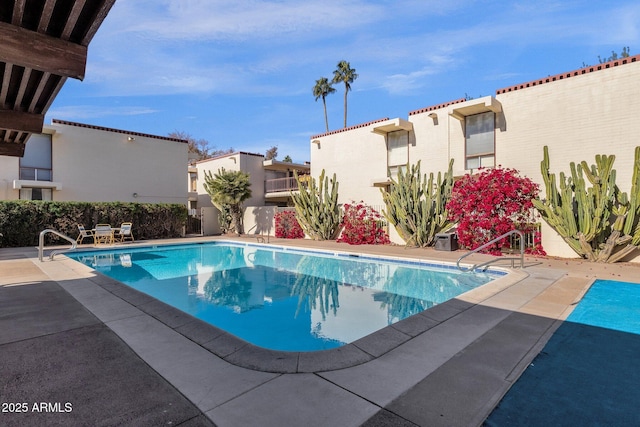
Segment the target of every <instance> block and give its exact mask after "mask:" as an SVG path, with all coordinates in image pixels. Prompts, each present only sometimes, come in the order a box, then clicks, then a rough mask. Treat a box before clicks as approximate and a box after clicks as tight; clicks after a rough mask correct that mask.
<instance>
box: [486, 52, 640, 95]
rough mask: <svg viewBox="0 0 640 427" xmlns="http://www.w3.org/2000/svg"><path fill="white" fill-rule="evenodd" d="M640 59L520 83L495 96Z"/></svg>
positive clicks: (606, 63) (624, 60)
mask: <svg viewBox="0 0 640 427" xmlns="http://www.w3.org/2000/svg"><path fill="white" fill-rule="evenodd" d="M639 59H640V55H635V56H629V57H627V58H619V59H616V60H613V61H609V62H604V63H602V64H598V65H590V66H588V67H583V68H579V69H577V70H574V71H570V72H568V73H562V74H556V75H555V76H549V77H545V78H543V79H538V80H532V81H530V82H526V83H521V84H518V85H515V86H509V87H506V88H503V89H498V90H496V94H497V95H500V94H501V93H507V92H513V91H515V90H520V89H526V88H528V87H532V86H538V85H541V84H545V83H551V82H555V81H557V80H563V79H568V78H570V77H575V76H581V75H583V74H588V73H593V72H595V71H600V70H605V69H607V68H611V67H617V66H620V65H625V64H630V63H633V62H636V61H638V60H639Z"/></svg>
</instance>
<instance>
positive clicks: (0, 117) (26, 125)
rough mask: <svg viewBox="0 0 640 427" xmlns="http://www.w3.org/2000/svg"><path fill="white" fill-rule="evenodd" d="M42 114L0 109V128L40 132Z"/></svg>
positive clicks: (42, 123) (42, 121)
mask: <svg viewBox="0 0 640 427" xmlns="http://www.w3.org/2000/svg"><path fill="white" fill-rule="evenodd" d="M43 125H44V114H34V113H26V112H23V111H15V110H0V129H11V130H16V131H23V132H29V133H41V132H42V127H43Z"/></svg>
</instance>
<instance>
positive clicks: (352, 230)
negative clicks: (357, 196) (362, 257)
mask: <svg viewBox="0 0 640 427" xmlns="http://www.w3.org/2000/svg"><path fill="white" fill-rule="evenodd" d="M341 226H342V227H343V228H342V234H341V235H340V238H339V239H338V242H345V243H348V244H350V245H379V244H388V243H390V242H389V236H388V235H387V232H386V231H385V230H384V222H383V220H382V217H381V216H380V214H379V213H378V212H377V211H376V210H375V209H373V208H372V207H371V206H367V205H365V204H364V203H363V202H360V203H358V204H353V203H351V204H348V203H345V204H344V215H343V217H342V223H341Z"/></svg>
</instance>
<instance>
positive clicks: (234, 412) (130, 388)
mask: <svg viewBox="0 0 640 427" xmlns="http://www.w3.org/2000/svg"><path fill="white" fill-rule="evenodd" d="M196 240H201V239H196ZM240 240H241V241H243V242H247V241H255V240H253V239H252V240H248V239H246V238H244V239H240ZM186 241H187V240H186V239H181V240H179V242H186ZM270 242H271V243H272V244H273V243H277V244H288V245H293V246H295V245H299V246H305V247H315V248H318V249H326V250H336V251H351V252H356V253H374V254H380V255H387V256H401V257H408V258H428V259H440V260H443V261H452V260H455V259H456V258H457V257H458V256H460V254H461V253H460V252H458V253H451V252H437V251H433V250H431V249H406V248H403V247H393V246H367V247H353V246H347V245H344V244H336V243H335V242H312V241H280V240H278V239H270ZM484 259H487V258H486V256H482V255H478V256H474V257H473V258H472V259H471V260H472V261H473V262H476V261H481V260H484ZM526 264H527V267H526V268H525V269H524V272H515V273H513V274H511V275H509V276H507V277H506V278H501V279H499V280H498V281H496V282H494V283H492V284H490V285H488V286H484V287H482V288H480V289H476V290H474V291H471V292H469V293H467V294H465V295H463V296H461V297H459V298H457V299H454V300H452V301H449V302H447V303H444V304H441V305H438V306H436V307H433V308H432V309H429V310H427V311H425V312H423V313H421V314H419V315H415V316H412V317H411V318H409V319H405V321H402V322H399V323H397V324H394V325H392V326H389V327H387V328H385V329H383V330H382V331H379V332H377V333H375V334H372V335H371V336H369V337H365V338H363V339H362V340H359V341H357V342H356V343H353V345H351V346H346V347H345V348H344V349H343V350H339V349H338V350H331V351H327V352H316V353H304V354H303V353H301V354H296V355H295V356H292V355H291V354H288V353H283V352H280V354H274V352H269V351H264V350H261V349H257V348H255V347H253V346H250V345H247V344H246V343H242V342H239V341H238V340H234V339H233V338H232V337H229V336H228V335H226V334H224V333H221V332H220V331H219V330H216V329H215V328H212V327H210V326H207V325H205V324H203V323H202V322H200V321H199V320H197V319H194V318H192V317H191V316H188V315H185V314H183V313H181V312H176V311H175V310H172V309H170V308H169V307H167V306H165V305H164V304H162V303H159V302H158V301H156V300H154V299H152V298H150V297H148V296H146V295H144V294H140V293H137V292H135V291H132V290H131V289H130V288H127V287H123V286H122V285H120V284H118V283H116V282H114V281H113V280H111V279H108V278H105V277H104V276H102V275H99V274H95V272H93V271H92V270H90V269H88V268H87V267H85V266H83V265H80V264H79V263H76V262H74V261H71V260H67V259H65V257H63V256H56V258H55V260H54V261H50V260H49V259H48V258H47V259H45V261H44V262H39V261H38V259H37V251H36V250H35V249H33V248H19V249H0V357H1V358H2V361H3V362H2V364H1V365H0V378H2V379H3V384H2V386H1V388H0V403H2V405H3V407H2V409H3V411H2V412H0V424H1V425H21V426H22V425H45V424H46V425H136V426H141V425H161V424H167V425H193V426H196V425H212V424H215V425H218V426H252V425H255V426H282V425H287V426H298V425H303V426H305V427H311V426H327V425H335V426H361V425H365V426H393V425H397V426H404V425H406V426H412V425H420V426H423V425H429V426H438V425H446V426H451V425H456V426H458V425H479V424H481V423H482V422H483V421H484V419H485V418H486V417H487V416H488V415H489V413H490V412H491V410H492V409H493V408H494V407H495V405H496V404H497V403H498V402H499V401H500V399H501V397H502V396H503V395H504V393H505V392H506V391H507V390H508V389H509V387H510V386H511V385H512V384H513V382H514V381H515V380H516V379H517V378H518V377H519V375H520V374H521V372H522V371H523V370H524V368H525V367H526V366H527V365H528V364H529V363H530V362H531V360H533V358H534V357H535V356H536V355H537V353H538V352H539V351H540V349H541V348H542V347H543V346H544V344H545V343H546V342H547V340H548V339H549V337H550V336H551V335H552V333H553V331H554V330H555V329H556V328H557V327H558V325H559V324H560V323H561V320H562V319H563V318H565V317H566V316H567V315H568V313H569V312H570V310H571V309H572V307H573V304H574V303H575V302H576V301H578V300H579V299H580V297H581V295H583V294H584V292H585V291H586V290H587V289H588V287H589V285H590V284H591V283H592V281H593V279H594V278H596V277H598V278H603V279H614V280H623V281H625V280H627V281H637V278H638V272H640V269H639V268H640V267H638V266H635V265H634V266H629V265H613V266H611V265H594V264H591V263H586V262H582V261H577V260H576V261H567V260H551V259H535V258H528V259H527V260H526ZM276 353H277V352H276ZM11 404H13V405H11ZM23 404H26V405H23ZM5 409H6V411H5ZM18 410H24V411H23V412H17V411H18Z"/></svg>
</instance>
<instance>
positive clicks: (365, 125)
mask: <svg viewBox="0 0 640 427" xmlns="http://www.w3.org/2000/svg"><path fill="white" fill-rule="evenodd" d="M385 120H389V118H388V117H385V118H384V119H378V120H373V121H370V122H367V123H362V124H359V125H354V126H349V127H348V128H343V129H338V130H332V131H329V132H325V133H321V134H319V135H313V136H312V137H311V139H316V138H321V137H323V136H328V135H334V134H336V133H340V132H347V131H350V130H353V129H358V128H363V127H367V126H369V125H372V124H374V123H380V122H384V121H385Z"/></svg>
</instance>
